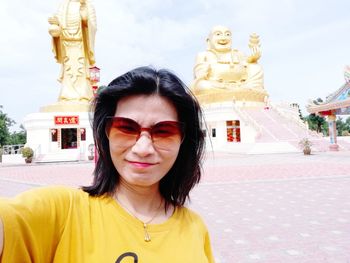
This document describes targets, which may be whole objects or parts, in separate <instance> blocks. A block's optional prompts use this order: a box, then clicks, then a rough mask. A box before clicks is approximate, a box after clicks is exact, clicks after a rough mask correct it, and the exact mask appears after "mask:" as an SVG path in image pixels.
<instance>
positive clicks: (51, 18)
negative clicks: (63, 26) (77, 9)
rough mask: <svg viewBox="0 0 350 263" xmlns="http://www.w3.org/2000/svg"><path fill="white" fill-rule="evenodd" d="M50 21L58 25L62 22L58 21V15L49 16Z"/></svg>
mask: <svg viewBox="0 0 350 263" xmlns="http://www.w3.org/2000/svg"><path fill="white" fill-rule="evenodd" d="M48 21H49V24H50V25H57V26H58V25H59V24H60V23H59V21H58V18H57V16H51V17H49V19H48Z"/></svg>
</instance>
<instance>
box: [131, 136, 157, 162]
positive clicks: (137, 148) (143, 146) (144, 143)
mask: <svg viewBox="0 0 350 263" xmlns="http://www.w3.org/2000/svg"><path fill="white" fill-rule="evenodd" d="M131 150H132V151H133V152H134V153H136V154H138V155H140V156H142V157H143V156H147V155H149V154H152V153H154V152H155V149H154V145H153V141H152V137H151V135H150V134H149V133H148V132H146V131H144V132H141V134H140V137H139V138H138V139H137V140H136V142H135V144H134V146H133V147H132V149H131Z"/></svg>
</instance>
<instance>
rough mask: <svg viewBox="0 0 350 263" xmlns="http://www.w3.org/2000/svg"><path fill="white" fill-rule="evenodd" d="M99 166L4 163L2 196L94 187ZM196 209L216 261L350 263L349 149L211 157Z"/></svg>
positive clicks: (0, 167) (197, 192)
mask: <svg viewBox="0 0 350 263" xmlns="http://www.w3.org/2000/svg"><path fill="white" fill-rule="evenodd" d="M93 167H94V164H93V163H91V162H84V163H60V164H40V165H39V164H30V165H25V164H23V165H16V166H6V165H1V164H0V196H2V197H4V196H6V197H11V196H14V195H16V194H17V193H20V192H22V191H24V190H26V189H30V188H33V187H38V186H43V185H53V184H55V185H57V184H59V185H68V186H73V187H78V186H80V185H88V184H89V183H90V182H91V180H92V176H91V173H92V170H93ZM191 196H192V202H191V203H190V206H191V207H192V208H193V209H194V210H196V211H197V212H198V213H200V214H201V215H202V217H203V218H204V220H205V221H206V223H207V225H208V228H209V231H210V234H211V239H212V244H213V250H214V254H215V257H216V261H217V263H235V262H241V263H250V262H257V263H262V262H264V263H277V262H278V263H279V262H282V263H289V262H296V263H350V152H317V153H315V154H313V155H311V156H304V155H302V154H300V153H290V154H266V155H240V154H229V153H211V152H209V153H207V158H206V161H205V163H204V176H203V180H202V182H201V184H200V185H199V186H198V187H196V189H195V190H194V191H193V193H192V195H191Z"/></svg>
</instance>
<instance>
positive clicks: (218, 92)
mask: <svg viewBox="0 0 350 263" xmlns="http://www.w3.org/2000/svg"><path fill="white" fill-rule="evenodd" d="M207 45H208V47H207V51H204V52H201V53H199V54H198V56H197V58H196V64H195V67H194V81H193V83H192V85H191V86H192V90H193V91H194V93H195V95H196V96H197V97H198V98H199V100H200V101H202V102H203V101H205V102H217V101H225V100H235V101H236V100H238V101H256V102H264V101H266V100H267V97H268V95H267V93H266V91H265V90H264V75H263V70H262V67H261V66H260V65H259V64H258V63H257V62H258V60H259V59H260V57H261V50H260V40H259V36H258V35H256V34H252V35H251V36H250V39H249V45H248V46H249V48H250V50H251V55H249V56H246V55H245V54H243V52H241V51H239V50H237V49H232V47H231V45H232V33H231V31H230V30H229V29H228V28H226V27H224V26H215V27H214V28H213V29H212V30H211V32H210V34H209V36H208V38H207Z"/></svg>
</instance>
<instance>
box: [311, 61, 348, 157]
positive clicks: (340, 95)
mask: <svg viewBox="0 0 350 263" xmlns="http://www.w3.org/2000/svg"><path fill="white" fill-rule="evenodd" d="M344 78H345V84H344V85H342V86H341V87H340V88H339V89H338V90H336V91H335V92H333V93H332V94H330V95H329V96H327V98H326V101H325V102H322V103H317V104H316V103H315V102H310V104H309V105H308V106H307V111H308V112H309V113H314V114H318V115H320V116H323V117H326V118H327V121H328V127H329V149H330V150H331V151H338V150H339V142H338V139H337V127H336V117H337V116H339V115H350V66H346V67H345V70H344ZM340 142H341V144H342V145H344V144H348V146H350V144H349V143H347V142H344V141H340ZM349 148H350V147H349Z"/></svg>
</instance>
